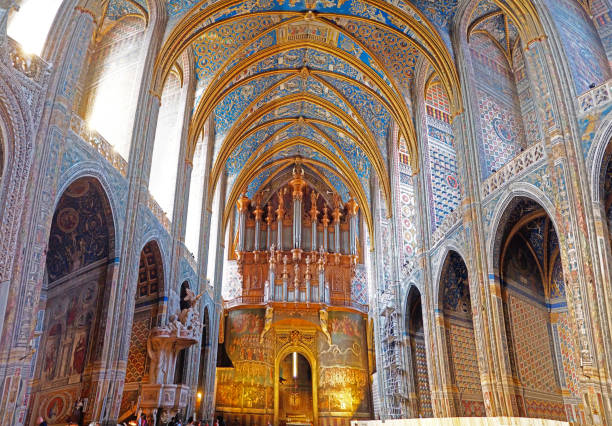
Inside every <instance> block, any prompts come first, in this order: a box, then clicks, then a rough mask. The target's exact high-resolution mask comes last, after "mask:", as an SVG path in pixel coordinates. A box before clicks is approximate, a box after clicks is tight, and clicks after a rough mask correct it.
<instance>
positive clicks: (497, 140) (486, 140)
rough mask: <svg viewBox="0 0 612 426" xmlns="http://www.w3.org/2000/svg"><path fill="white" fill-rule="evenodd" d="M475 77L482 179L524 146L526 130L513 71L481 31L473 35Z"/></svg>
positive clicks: (471, 46) (472, 47)
mask: <svg viewBox="0 0 612 426" xmlns="http://www.w3.org/2000/svg"><path fill="white" fill-rule="evenodd" d="M470 51H471V56H472V61H473V69H474V73H473V79H474V83H475V86H476V96H477V99H478V109H479V112H480V117H479V118H480V127H481V135H480V140H481V143H480V147H479V150H480V161H481V174H482V178H483V179H486V178H487V177H488V176H489V175H491V174H492V173H494V172H495V171H497V170H499V169H500V168H501V167H502V166H503V165H504V164H506V163H507V162H508V161H509V160H511V159H512V158H514V157H515V156H516V155H517V154H518V153H519V152H520V151H521V149H522V148H525V147H526V145H527V143H526V141H525V131H524V129H523V122H522V114H521V109H520V105H519V100H518V93H517V89H516V85H515V81H514V74H513V72H512V69H511V68H510V66H509V64H508V60H507V58H506V56H505V55H504V53H503V52H502V51H501V49H499V48H498V46H497V45H496V44H495V43H494V42H493V41H492V40H491V39H490V38H489V37H488V36H487V35H484V34H480V33H475V34H472V35H471V37H470Z"/></svg>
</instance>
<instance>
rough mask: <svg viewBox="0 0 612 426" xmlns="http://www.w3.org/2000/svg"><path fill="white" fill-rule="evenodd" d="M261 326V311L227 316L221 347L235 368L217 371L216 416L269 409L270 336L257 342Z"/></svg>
mask: <svg viewBox="0 0 612 426" xmlns="http://www.w3.org/2000/svg"><path fill="white" fill-rule="evenodd" d="M263 326H264V310H263V309H241V310H235V311H230V312H229V313H228V315H227V319H226V334H225V347H226V350H227V354H228V355H229V357H230V358H231V360H232V363H233V364H234V367H235V368H234V369H230V370H217V374H218V376H217V402H216V405H217V407H216V410H217V411H218V412H223V411H224V410H229V411H231V409H232V408H243V409H244V410H245V411H248V410H249V409H265V408H268V409H272V408H273V402H274V387H273V379H272V376H273V373H274V345H273V344H272V340H270V339H271V338H272V337H271V336H267V339H266V340H265V341H264V342H263V343H260V342H259V336H260V334H261V332H262V330H263Z"/></svg>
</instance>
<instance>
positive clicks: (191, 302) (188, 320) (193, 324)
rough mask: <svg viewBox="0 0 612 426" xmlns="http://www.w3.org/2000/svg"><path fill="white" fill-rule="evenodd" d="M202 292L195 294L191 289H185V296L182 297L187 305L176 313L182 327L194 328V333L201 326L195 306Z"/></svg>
mask: <svg viewBox="0 0 612 426" xmlns="http://www.w3.org/2000/svg"><path fill="white" fill-rule="evenodd" d="M203 294H204V292H202V293H200V294H198V295H197V296H196V294H195V293H194V292H193V291H192V290H191V289H189V288H187V289H185V297H183V301H184V302H185V304H186V306H187V307H186V308H184V309H182V310H181V312H180V313H179V314H178V319H179V321H180V322H181V324H182V325H183V326H184V328H187V329H191V330H194V332H196V333H197V332H199V330H200V329H201V327H202V323H201V322H200V313H199V312H198V310H197V309H196V306H197V304H198V301H199V300H200V298H201V297H202V295H203Z"/></svg>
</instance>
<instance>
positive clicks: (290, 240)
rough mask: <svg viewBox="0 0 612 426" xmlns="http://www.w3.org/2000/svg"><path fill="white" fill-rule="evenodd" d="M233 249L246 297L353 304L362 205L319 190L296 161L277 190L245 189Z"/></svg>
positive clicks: (254, 300)
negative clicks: (250, 191)
mask: <svg viewBox="0 0 612 426" xmlns="http://www.w3.org/2000/svg"><path fill="white" fill-rule="evenodd" d="M236 208H237V209H236V210H237V218H236V219H237V220H236V224H237V229H236V230H235V232H236V234H235V236H236V238H235V240H234V241H235V244H234V252H235V256H236V259H237V264H238V274H239V277H240V280H241V284H242V301H243V303H262V302H263V303H269V302H285V303H287V302H291V303H318V304H326V305H336V306H352V304H353V303H352V301H351V281H352V279H353V276H354V273H355V266H356V264H357V262H358V247H359V245H358V235H359V232H358V229H357V227H358V223H359V218H358V215H359V206H358V205H357V203H356V202H355V200H353V198H352V197H351V198H350V199H349V200H348V201H347V202H346V203H344V202H343V201H342V199H341V197H340V196H339V195H338V194H337V193H335V192H334V193H331V192H328V191H326V192H325V193H324V194H321V193H318V192H317V191H316V190H315V189H314V188H313V186H312V185H310V184H309V182H308V181H307V180H306V179H305V177H304V170H303V168H302V166H301V164H300V163H299V161H298V162H296V165H295V167H294V168H293V173H292V178H291V179H290V180H289V182H287V183H286V184H284V185H282V186H281V187H280V188H276V189H275V190H274V192H272V191H267V192H258V193H256V194H255V195H254V196H253V199H249V198H248V197H247V195H246V193H243V194H242V196H241V198H240V199H239V200H238V202H237V205H236Z"/></svg>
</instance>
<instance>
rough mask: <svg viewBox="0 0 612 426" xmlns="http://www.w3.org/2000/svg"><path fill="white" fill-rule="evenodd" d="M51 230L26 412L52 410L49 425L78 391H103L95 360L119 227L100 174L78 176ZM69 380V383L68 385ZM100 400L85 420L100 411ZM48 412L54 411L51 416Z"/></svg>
mask: <svg viewBox="0 0 612 426" xmlns="http://www.w3.org/2000/svg"><path fill="white" fill-rule="evenodd" d="M58 198H59V199H58V201H57V203H56V207H55V213H54V215H53V220H52V224H51V229H50V236H49V245H48V249H47V257H46V266H47V267H46V273H45V280H44V283H43V289H42V292H43V293H44V294H45V297H44V298H43V299H42V300H43V302H42V306H41V309H42V310H43V311H45V313H46V315H44V318H45V319H44V324H42V323H39V324H37V327H38V329H39V332H40V337H38V338H37V340H36V345H35V346H36V347H37V353H36V355H35V360H34V363H35V365H36V370H35V377H36V378H37V384H36V386H35V387H34V389H33V392H32V393H33V398H32V404H31V406H30V411H29V415H30V416H38V415H39V414H42V413H46V414H48V413H49V410H51V412H53V413H54V415H53V416H49V415H47V416H46V417H47V418H48V419H47V420H48V422H49V424H57V423H59V422H62V421H64V420H65V418H67V417H72V418H73V419H74V420H78V418H81V419H82V415H81V414H79V413H75V412H72V411H71V410H72V407H73V406H74V405H75V403H76V402H77V400H78V398H92V400H93V398H94V396H95V395H96V392H97V391H99V389H98V388H99V386H100V383H99V375H98V374H97V369H98V368H99V367H97V363H98V362H99V361H100V360H101V357H102V353H103V348H104V347H106V346H107V345H108V344H109V342H106V341H105V338H104V336H105V333H104V330H105V329H106V327H108V324H107V321H108V318H107V316H108V314H107V312H108V311H109V304H110V303H111V302H110V294H111V291H112V287H113V285H112V279H113V273H112V266H111V265H112V264H114V262H113V260H112V259H113V258H114V255H113V253H114V245H115V233H114V226H115V225H114V222H113V216H112V212H111V206H110V202H109V200H108V198H107V197H106V194H105V191H104V188H103V187H102V185H101V183H100V181H98V180H97V179H95V178H92V177H81V178H79V179H76V180H74V181H72V183H71V184H70V185H68V186H67V187H66V188H65V190H64V192H63V193H62V194H61V196H60V197H58ZM67 383H68V384H67ZM99 408H100V407H97V406H96V405H95V403H93V404H91V405H90V406H89V407H87V412H86V413H84V417H85V419H88V418H91V417H92V416H93V415H95V414H94V413H95V411H96V410H98V409H99ZM75 416H76V417H75ZM49 417H50V418H49Z"/></svg>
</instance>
